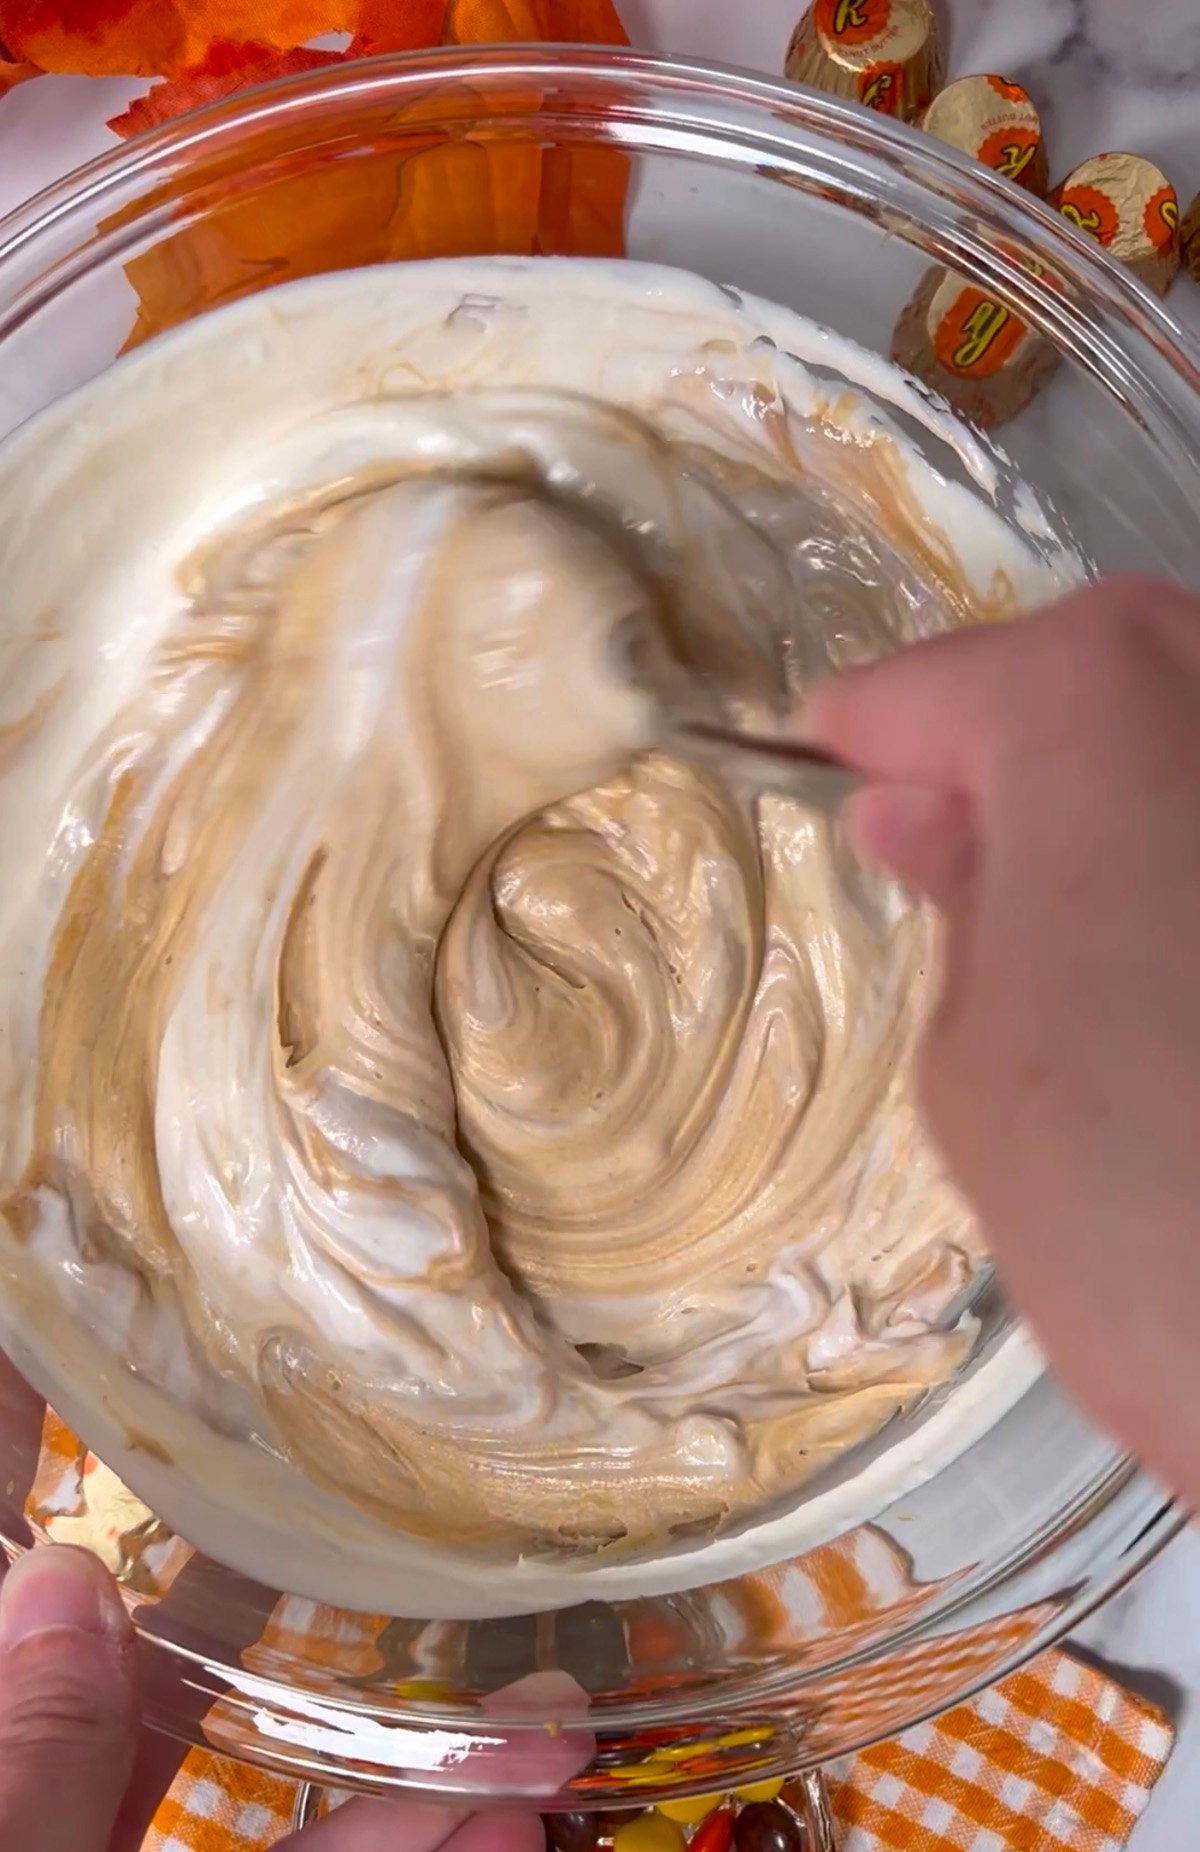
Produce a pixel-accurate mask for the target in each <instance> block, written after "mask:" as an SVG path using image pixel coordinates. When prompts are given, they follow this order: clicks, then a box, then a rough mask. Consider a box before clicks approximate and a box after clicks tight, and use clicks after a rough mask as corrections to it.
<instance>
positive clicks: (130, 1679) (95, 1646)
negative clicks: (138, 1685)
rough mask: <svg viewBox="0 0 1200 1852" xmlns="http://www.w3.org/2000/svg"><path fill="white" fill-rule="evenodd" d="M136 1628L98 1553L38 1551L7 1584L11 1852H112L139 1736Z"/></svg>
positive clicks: (0, 1770)
mask: <svg viewBox="0 0 1200 1852" xmlns="http://www.w3.org/2000/svg"><path fill="white" fill-rule="evenodd" d="M134 1670H135V1652H134V1638H133V1629H132V1627H131V1625H130V1622H129V1618H128V1616H127V1615H126V1613H125V1608H124V1604H123V1603H122V1600H121V1596H120V1593H119V1591H118V1589H117V1585H116V1583H115V1582H114V1581H113V1579H112V1577H111V1576H110V1575H109V1574H108V1571H107V1570H106V1569H105V1568H104V1566H103V1565H102V1564H101V1563H100V1562H99V1561H98V1560H97V1558H96V1557H94V1556H93V1555H91V1553H90V1552H89V1551H87V1550H75V1549H69V1548H67V1547H65V1546H63V1545H59V1544H55V1545H50V1546H41V1545H39V1546H37V1547H35V1548H34V1549H32V1550H31V1551H29V1553H28V1554H27V1555H25V1556H23V1557H22V1558H21V1559H20V1560H19V1561H18V1562H17V1563H16V1564H14V1566H13V1568H11V1569H10V1570H9V1572H8V1575H7V1576H6V1577H5V1579H4V1582H3V1583H2V1584H0V1846H4V1847H10V1846H11V1847H13V1848H16V1847H18V1846H19V1847H20V1848H21V1852H105V1848H106V1847H107V1845H108V1842H109V1836H110V1834H111V1832H112V1827H113V1821H114V1819H115V1818H116V1813H117V1808H118V1806H119V1805H120V1801H121V1797H122V1795H123V1793H124V1791H125V1787H126V1785H127V1783H128V1781H129V1775H130V1770H131V1767H132V1763H133V1753H134V1748H135V1745H136V1738H137V1705H136V1698H135V1692H134Z"/></svg>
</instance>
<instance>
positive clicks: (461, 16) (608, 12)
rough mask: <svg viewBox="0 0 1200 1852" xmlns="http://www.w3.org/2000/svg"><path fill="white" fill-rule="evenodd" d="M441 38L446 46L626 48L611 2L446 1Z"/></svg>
mask: <svg viewBox="0 0 1200 1852" xmlns="http://www.w3.org/2000/svg"><path fill="white" fill-rule="evenodd" d="M442 36H443V39H444V41H445V43H446V44H447V45H495V44H502V43H505V42H507V41H509V40H513V41H524V40H530V39H532V40H534V41H537V40H547V39H548V40H552V41H556V42H557V43H559V44H560V45H571V44H575V43H579V44H584V45H628V43H629V40H628V38H627V36H626V33H625V28H624V27H623V26H622V24H621V21H620V19H619V18H618V17H617V11H616V8H615V7H614V6H613V4H612V0H449V5H448V6H447V8H446V24H445V28H444V30H443V34H442Z"/></svg>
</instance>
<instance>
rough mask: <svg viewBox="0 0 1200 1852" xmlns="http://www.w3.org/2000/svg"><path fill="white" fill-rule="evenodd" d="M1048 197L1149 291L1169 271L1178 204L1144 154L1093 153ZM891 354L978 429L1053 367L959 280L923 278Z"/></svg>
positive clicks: (1006, 414) (998, 307) (1003, 415)
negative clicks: (1129, 270) (1143, 156)
mask: <svg viewBox="0 0 1200 1852" xmlns="http://www.w3.org/2000/svg"><path fill="white" fill-rule="evenodd" d="M1050 201H1051V204H1053V205H1055V206H1057V208H1058V210H1059V211H1060V212H1061V213H1063V215H1064V216H1065V217H1066V218H1069V219H1070V220H1071V221H1072V222H1073V223H1074V224H1075V225H1077V226H1078V227H1079V229H1080V230H1081V231H1085V232H1087V233H1088V234H1089V235H1090V236H1091V237H1094V238H1095V239H1096V240H1097V242H1098V243H1100V244H1102V245H1103V246H1104V247H1105V248H1106V249H1107V250H1109V251H1110V252H1111V253H1112V255H1113V256H1114V257H1115V258H1116V259H1117V261H1118V262H1119V263H1122V264H1125V265H1126V266H1127V267H1128V268H1129V269H1131V270H1132V271H1133V272H1134V274H1135V275H1136V276H1137V277H1138V278H1139V279H1140V280H1141V281H1142V282H1143V283H1145V284H1146V285H1147V287H1148V288H1150V289H1153V290H1154V291H1156V292H1157V293H1158V294H1159V295H1162V294H1163V293H1164V292H1165V291H1166V290H1167V289H1168V287H1169V286H1170V283H1171V281H1172V279H1173V278H1174V276H1175V274H1176V272H1177V270H1178V269H1179V252H1180V224H1179V201H1178V200H1177V198H1176V196H1175V189H1174V188H1173V187H1172V186H1171V184H1170V182H1169V181H1168V180H1167V179H1166V178H1165V177H1164V175H1163V174H1162V173H1160V171H1159V169H1158V168H1157V167H1155V166H1154V164H1153V163H1152V162H1150V161H1146V160H1143V159H1142V157H1141V156H1140V155H1133V154H1099V155H1094V156H1093V157H1092V158H1091V160H1088V161H1084V162H1083V163H1082V165H1081V166H1079V167H1077V168H1076V169H1075V170H1074V172H1073V173H1071V174H1068V176H1067V178H1066V179H1065V180H1064V181H1063V182H1062V184H1061V185H1060V186H1058V187H1056V188H1055V189H1054V191H1053V192H1052V193H1051V195H1050ZM892 358H893V359H894V360H895V361H897V362H898V363H899V364H900V365H901V366H903V367H906V368H907V369H908V371H909V372H910V373H913V374H915V375H916V377H917V378H918V379H920V380H922V381H923V382H924V383H925V384H926V385H927V386H931V387H932V388H933V389H934V390H935V391H936V392H940V393H941V394H942V396H943V398H945V399H946V400H947V401H948V403H949V404H950V405H952V406H953V407H954V409H955V410H956V411H958V412H960V413H961V414H962V415H963V416H964V417H966V418H968V419H970V421H971V423H972V424H974V425H977V426H978V427H979V428H980V429H981V430H990V429H993V428H994V427H995V426H996V425H999V424H1004V423H1005V422H1006V421H1007V420H1008V419H1010V418H1013V417H1015V416H1016V414H1017V413H1018V412H1019V411H1021V410H1022V409H1023V408H1024V407H1025V406H1026V405H1028V404H1029V402H1030V400H1031V399H1032V398H1033V397H1034V395H1035V394H1036V393H1038V392H1040V391H1041V389H1042V387H1043V386H1044V385H1045V383H1046V381H1047V380H1048V379H1049V377H1050V375H1051V374H1052V373H1053V372H1054V370H1055V367H1056V366H1057V364H1058V358H1057V355H1056V354H1055V352H1054V350H1053V349H1052V348H1051V347H1050V345H1049V344H1048V343H1047V342H1046V341H1045V340H1043V339H1042V338H1041V337H1040V336H1038V335H1036V334H1034V333H1033V331H1032V330H1031V329H1029V328H1027V327H1026V326H1025V324H1024V323H1023V322H1022V321H1021V320H1020V318H1019V317H1018V316H1016V315H1014V314H1013V312H1012V310H1011V309H1008V308H1006V307H1005V305H1004V304H1003V303H1000V302H997V301H995V300H994V299H992V298H990V297H988V296H987V295H986V294H985V293H984V291H982V290H980V289H979V288H977V287H976V286H975V285H973V284H971V283H969V282H968V281H967V280H966V279H965V278H962V277H954V276H952V275H949V274H948V273H946V272H944V271H938V272H933V273H931V275H929V276H927V277H926V278H925V280H924V282H923V283H922V284H921V286H920V288H919V289H918V290H917V292H916V294H915V295H914V296H913V298H912V300H911V301H910V302H909V304H908V306H907V307H906V308H905V310H904V312H903V314H902V315H901V317H900V320H899V322H898V323H897V325H896V332H895V335H894V336H893V341H892Z"/></svg>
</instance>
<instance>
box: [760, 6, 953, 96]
mask: <svg viewBox="0 0 1200 1852" xmlns="http://www.w3.org/2000/svg"><path fill="white" fill-rule="evenodd" d="M784 68H785V70H786V72H787V75H788V76H789V77H790V78H791V79H792V80H793V81H794V82H795V83H798V84H811V85H812V86H813V88H814V89H817V90H829V91H832V92H833V93H834V94H835V95H837V96H847V97H852V98H853V99H854V101H855V102H856V103H864V104H865V105H866V106H867V108H868V109H877V110H879V111H880V112H881V113H882V114H883V115H887V116H900V117H902V118H903V120H904V121H906V122H912V121H915V119H916V118H917V116H919V115H920V113H921V111H922V110H923V109H925V108H926V107H927V105H928V103H929V101H930V99H931V97H932V96H933V94H934V92H935V91H936V89H937V88H938V85H939V84H940V82H941V79H942V73H943V70H944V68H945V61H944V59H943V56H942V49H941V45H940V43H939V41H938V33H937V22H936V20H935V19H934V16H933V9H932V7H931V5H930V0H813V4H812V6H811V7H810V8H809V11H808V12H807V13H806V14H805V16H804V18H803V19H802V20H801V21H800V24H799V25H798V26H797V27H796V30H795V32H794V33H793V34H792V42H791V44H790V45H789V46H788V53H787V62H786V64H785V66H784Z"/></svg>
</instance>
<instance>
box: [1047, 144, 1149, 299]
mask: <svg viewBox="0 0 1200 1852" xmlns="http://www.w3.org/2000/svg"><path fill="white" fill-rule="evenodd" d="M1050 202H1051V204H1052V205H1055V206H1057V207H1058V210H1059V211H1060V212H1061V213H1062V214H1063V216H1064V217H1065V218H1068V219H1070V220H1071V221H1072V223H1073V224H1074V225H1076V226H1078V227H1079V229H1080V231H1084V232H1087V234H1088V236H1089V237H1092V238H1095V239H1096V241H1097V242H1098V243H1099V244H1102V245H1103V246H1104V248H1105V250H1106V251H1109V252H1111V254H1112V255H1113V256H1114V257H1115V258H1116V259H1117V261H1118V263H1121V264H1124V265H1126V267H1127V268H1128V269H1130V270H1132V271H1133V273H1134V275H1135V276H1136V277H1137V278H1139V280H1140V281H1141V282H1143V283H1144V284H1145V285H1146V287H1147V289H1152V290H1154V292H1155V294H1156V295H1159V296H1162V295H1165V294H1166V292H1167V290H1168V289H1169V288H1170V286H1171V283H1172V282H1173V281H1174V279H1175V276H1176V274H1177V273H1178V270H1179V216H1180V215H1179V200H1178V198H1177V197H1176V193H1175V188H1174V187H1173V186H1172V185H1171V183H1170V181H1169V180H1168V179H1167V178H1166V175H1165V174H1163V173H1162V172H1161V171H1160V170H1159V169H1158V168H1157V167H1155V165H1154V163H1153V161H1147V160H1144V159H1143V157H1142V156H1141V155H1140V154H1094V155H1092V157H1091V159H1090V160H1087V161H1083V162H1081V163H1080V165H1079V166H1078V167H1077V168H1075V170H1074V171H1073V172H1072V173H1069V174H1068V175H1067V177H1066V179H1065V180H1064V181H1063V182H1062V183H1061V185H1059V186H1056V187H1055V189H1054V191H1053V192H1052V193H1051V195H1050Z"/></svg>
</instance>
